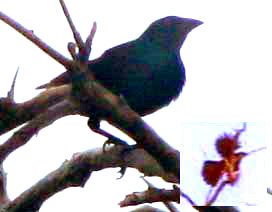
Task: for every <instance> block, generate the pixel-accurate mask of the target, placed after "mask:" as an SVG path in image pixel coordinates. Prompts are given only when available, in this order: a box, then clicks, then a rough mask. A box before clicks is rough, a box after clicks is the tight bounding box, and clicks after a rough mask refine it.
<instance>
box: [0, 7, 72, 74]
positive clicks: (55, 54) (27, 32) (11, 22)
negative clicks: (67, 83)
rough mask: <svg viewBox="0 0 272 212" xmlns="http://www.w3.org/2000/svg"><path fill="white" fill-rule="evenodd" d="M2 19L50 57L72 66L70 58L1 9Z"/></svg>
mask: <svg viewBox="0 0 272 212" xmlns="http://www.w3.org/2000/svg"><path fill="white" fill-rule="evenodd" d="M0 20H2V21H4V22H5V23H6V24H8V25H9V26H11V27H12V28H13V29H15V30H16V31H18V32H19V33H20V34H22V35H23V36H25V37H26V38H27V39H28V40H30V41H31V42H32V43H34V44H35V45H36V46H38V47H39V48H40V49H41V50H43V51H44V52H45V53H46V54H48V55H49V56H50V57H52V58H54V59H55V60H56V61H58V62H59V63H60V64H62V65H63V66H64V67H65V68H67V69H69V68H70V67H71V61H70V60H69V59H68V58H66V57H64V56H63V55H61V54H60V53H59V52H57V51H56V50H54V49H53V48H52V47H50V46H49V45H47V44H46V43H45V42H43V41H42V40H41V39H40V38H38V36H36V35H35V34H34V33H33V31H31V30H28V29H26V28H24V27H23V26H22V25H20V24H19V23H18V22H16V21H14V20H13V19H11V18H9V17H8V16H7V15H5V14H4V13H2V12H1V11H0Z"/></svg>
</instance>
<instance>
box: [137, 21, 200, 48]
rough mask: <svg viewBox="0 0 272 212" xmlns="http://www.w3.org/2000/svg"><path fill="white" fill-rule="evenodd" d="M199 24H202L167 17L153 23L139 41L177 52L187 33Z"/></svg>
mask: <svg viewBox="0 0 272 212" xmlns="http://www.w3.org/2000/svg"><path fill="white" fill-rule="evenodd" d="M201 24H203V22H202V21H198V20H194V19H189V18H180V17H177V16H167V17H165V18H162V19H159V20H157V21H155V22H153V23H152V24H151V25H150V26H149V27H148V28H147V30H146V31H145V32H144V33H143V34H142V35H141V37H140V39H142V40H144V42H148V43H149V42H150V43H152V44H153V45H158V46H160V47H163V48H170V49H171V50H172V49H173V48H174V49H175V50H178V51H179V49H180V48H181V46H182V44H183V42H184V40H185V39H186V36H187V35H188V33H189V32H190V31H191V30H192V29H194V28H195V27H197V26H199V25H201Z"/></svg>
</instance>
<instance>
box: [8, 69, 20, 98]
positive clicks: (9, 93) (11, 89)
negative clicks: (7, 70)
mask: <svg viewBox="0 0 272 212" xmlns="http://www.w3.org/2000/svg"><path fill="white" fill-rule="evenodd" d="M18 71H19V67H18V68H17V71H16V73H15V75H14V78H13V81H12V84H11V87H10V91H9V92H8V97H7V98H8V99H9V100H10V101H11V102H14V88H15V82H16V78H17V74H18Z"/></svg>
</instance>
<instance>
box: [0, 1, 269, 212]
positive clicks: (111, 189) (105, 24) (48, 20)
mask: <svg viewBox="0 0 272 212" xmlns="http://www.w3.org/2000/svg"><path fill="white" fill-rule="evenodd" d="M66 4H67V7H68V9H69V11H70V13H71V15H72V18H73V20H74V23H75V25H76V27H77V29H78V30H79V32H80V33H81V35H82V37H83V38H84V39H85V37H86V36H87V34H88V33H89V32H90V30H91V27H92V23H93V21H96V22H97V25H98V28H97V33H96V35H95V39H94V42H93V51H92V54H91V58H96V57H99V56H100V55H101V54H102V53H103V52H104V51H105V50H106V49H108V48H110V47H113V46H115V45H118V44H121V43H124V42H127V41H129V40H133V39H135V38H137V37H138V36H139V35H140V34H141V33H142V32H143V31H144V30H145V29H146V27H147V26H148V25H149V24H150V23H152V22H153V21H155V20H157V19H159V18H162V17H165V16H168V15H176V16H180V17H189V18H195V19H199V20H201V21H203V22H204V24H203V25H202V26H200V27H198V28H197V29H195V30H193V31H192V32H191V33H190V34H189V36H188V38H187V40H186V42H185V44H184V46H183V48H182V49H181V56H182V59H183V62H184V65H185V67H186V75H187V82H186V86H185V88H184V90H183V93H182V94H181V96H180V98H179V99H178V100H177V101H175V102H174V103H172V104H171V105H170V106H169V107H167V108H165V109H163V110H161V111H159V112H157V113H155V114H152V115H150V116H149V117H146V118H145V120H146V121H147V122H148V123H149V124H150V125H151V126H152V127H153V128H154V129H155V130H156V131H157V132H158V133H159V134H160V135H161V136H162V137H163V138H164V139H165V140H166V141H167V142H169V143H170V144H171V145H172V146H174V147H175V148H179V149H180V150H181V152H182V162H181V163H182V169H181V171H182V176H183V175H184V178H183V179H182V180H183V181H186V182H183V181H182V182H183V184H182V185H181V186H182V188H183V189H184V191H185V192H188V193H189V194H190V196H191V198H192V199H194V200H195V201H196V202H197V203H199V204H203V201H204V199H205V194H206V193H207V191H208V187H207V186H205V184H204V183H203V181H202V179H201V178H200V175H199V169H200V167H201V163H202V161H203V160H207V159H214V158H217V157H218V156H216V155H215V152H214V149H213V148H214V139H215V138H216V137H217V136H218V135H219V134H221V133H222V132H224V131H228V132H231V130H232V129H235V128H237V127H238V128H239V127H241V126H242V122H245V121H246V122H250V123H249V125H248V130H247V131H246V133H245V134H244V135H243V136H242V137H241V140H242V141H243V143H242V144H243V146H244V149H243V150H245V151H250V150H252V149H256V148H259V147H262V146H264V145H265V141H266V142H267V144H269V145H270V140H271V137H272V136H271V132H270V129H271V122H270V120H271V118H272V116H271V108H272V107H271V106H272V105H271V101H269V97H270V96H269V95H268V94H269V91H271V90H272V89H271V83H270V81H271V74H270V73H271V70H272V64H271V63H272V60H271V55H272V52H271V49H272V42H271V38H272V30H271V29H272V24H271V20H272V14H271V6H270V1H269V0H267V1H265V0H255V1H251V0H239V1H237V0H236V1H235V0H228V1H220V0H207V1H203V0H179V1H171V0H169V1H158V0H157V1H153V0H149V1H121V0H115V1H105V0H99V1H95V0H88V1H84V0H78V1H68V0H67V1H66ZM0 10H1V11H2V12H4V13H6V14H7V15H9V16H10V17H12V18H13V19H15V20H17V21H18V22H19V23H20V24H22V25H23V26H25V27H26V28H28V29H30V30H34V33H35V34H36V35H38V36H39V37H40V38H41V39H43V40H44V41H45V42H47V43H48V44H49V45H51V46H52V47H53V48H55V49H56V50H57V51H59V52H61V53H62V54H64V55H66V56H67V57H69V54H68V51H67V50H66V46H67V43H68V42H70V41H73V38H72V35H71V32H70V29H69V27H68V24H67V23H66V20H65V18H64V16H63V14H62V10H61V7H60V5H59V2H58V1H57V0H54V1H52V0H47V1H35V0H28V1H20V0H9V1H4V0H2V1H0ZM0 32H1V39H0V46H1V51H0V58H1V62H0V70H1V78H0V85H1V89H0V96H5V95H6V93H7V91H8V89H9V88H10V84H11V82H12V79H13V76H14V73H15V71H16V69H17V67H20V71H19V74H18V77H17V84H16V88H15V100H16V101H18V102H22V101H25V100H28V99H30V98H32V97H33V96H35V95H36V94H38V92H37V91H35V90H34V88H35V87H37V86H38V85H40V84H43V83H45V82H47V81H49V80H51V79H52V78H54V77H55V76H57V75H58V74H60V73H62V72H63V71H64V69H63V67H61V66H60V65H58V64H57V63H56V62H55V61H54V60H53V59H51V58H49V57H48V56H47V55H45V54H44V53H43V52H42V51H41V50H39V49H38V48H37V47H35V46H34V45H33V44H31V43H30V42H29V41H27V40H26V39H25V38H24V37H22V36H21V35H20V34H18V33H17V32H15V31H14V30H13V29H11V28H10V27H9V26H7V25H6V24H4V23H3V22H0ZM84 119H85V120H84ZM86 123H87V119H86V118H82V117H77V116H74V117H67V118H64V119H62V120H59V121H57V122H55V123H54V124H53V125H52V126H50V127H47V128H46V129H44V130H42V131H41V132H40V133H39V135H38V136H37V137H35V138H33V139H32V140H31V141H30V142H29V143H28V144H27V145H26V146H24V147H22V148H20V149H19V150H17V151H16V152H14V153H13V154H12V155H11V156H10V157H9V158H8V159H7V160H6V161H5V163H4V167H5V170H6V172H7V173H8V192H9V195H10V197H11V198H15V197H16V196H17V195H19V194H20V193H21V192H22V191H24V190H26V189H27V188H29V187H30V186H31V185H33V183H35V182H37V181H38V180H39V179H41V178H42V177H43V176H45V175H46V174H48V173H49V172H50V171H52V170H54V169H56V168H58V167H59V166H60V165H61V164H62V162H63V161H64V160H65V159H70V158H71V156H72V154H73V153H75V152H80V151H84V150H87V149H91V148H94V147H99V146H101V145H102V143H103V141H104V138H101V137H100V136H97V135H94V133H92V132H91V131H90V130H89V129H88V127H87V124H86ZM218 123H220V124H218ZM102 126H104V127H105V128H107V129H109V128H108V126H107V125H106V124H104V125H102ZM110 132H112V133H115V132H116V133H117V130H116V131H114V129H110ZM10 135H11V134H7V135H4V136H2V137H1V142H4V141H5V140H6V139H7V138H8V137H9V136H10ZM79 135H80V137H79ZM269 145H268V146H269ZM268 151H270V150H269V149H268V150H266V151H263V152H261V153H256V154H254V155H252V156H249V157H248V158H246V159H245V160H244V161H243V162H242V165H241V169H242V176H241V179H240V181H239V182H238V184H237V186H234V187H232V188H228V189H226V190H225V191H224V194H222V196H221V197H220V199H219V200H218V201H219V202H217V204H224V203H225V204H235V205H237V204H239V205H244V206H247V205H258V208H256V207H250V208H248V207H247V208H246V209H243V211H257V210H260V207H262V206H263V207H265V206H264V204H263V199H264V198H262V194H263V195H265V192H266V190H265V188H266V185H265V184H264V182H266V183H267V185H269V186H270V187H272V182H271V180H270V182H269V178H271V177H272V174H271V170H270V169H269V167H268V168H266V173H265V175H266V176H267V180H266V181H265V180H264V179H263V178H264V174H263V172H264V160H265V159H264V156H265V152H268ZM268 155H269V154H267V160H268V159H271V158H268ZM192 159H194V160H192ZM188 164H189V166H190V167H188ZM183 167H184V168H183ZM116 172H117V169H114V170H111V169H109V170H104V171H102V172H99V173H94V174H93V175H92V177H91V178H90V180H89V181H88V183H87V184H86V187H85V188H83V189H81V188H70V189H66V190H65V191H64V192H61V193H59V194H57V195H55V196H54V197H53V198H51V199H50V200H48V201H47V202H46V203H45V204H44V205H43V207H42V209H41V211H42V212H45V211H52V210H56V209H62V210H63V211H75V210H79V206H80V207H82V208H81V209H80V210H81V211H88V210H92V209H93V208H99V210H100V211H105V210H108V209H107V207H109V208H110V209H111V210H112V211H130V210H131V208H125V209H121V210H120V209H119V207H118V206H117V203H118V202H120V201H121V200H122V199H123V198H124V197H125V195H126V194H129V193H132V192H134V191H142V190H144V189H146V186H145V184H144V183H143V182H142V180H141V179H139V178H138V176H140V174H138V173H135V171H134V170H129V171H128V173H127V175H126V176H125V177H124V178H123V179H122V180H119V181H118V180H117V181H116V180H115V179H116V178H117V177H118V176H119V175H118V174H116ZM268 172H269V173H268ZM187 173H190V174H187ZM18 176H20V178H19V177H18ZM189 177H190V178H189ZM187 178H188V181H187ZM152 182H154V181H152ZM156 185H158V186H159V187H160V186H161V187H164V185H163V184H160V183H159V182H158V184H156ZM262 192H263V193H262ZM266 196H267V195H266ZM234 197H235V198H234ZM266 198H268V200H270V201H271V197H266ZM105 202H106V204H105ZM155 206H156V205H155ZM157 206H158V207H161V205H160V204H158V205H157ZM187 210H188V211H189V209H187ZM187 210H186V211H187Z"/></svg>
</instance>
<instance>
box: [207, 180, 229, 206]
mask: <svg viewBox="0 0 272 212" xmlns="http://www.w3.org/2000/svg"><path fill="white" fill-rule="evenodd" d="M228 183H229V181H227V180H225V181H223V182H221V184H220V185H219V186H218V188H217V189H216V191H215V193H214V195H213V196H212V198H211V199H210V200H209V201H207V202H206V203H205V206H210V205H212V204H213V203H214V202H215V200H216V198H217V197H218V195H219V194H220V192H221V191H222V189H223V188H224V187H225V185H227V184H228Z"/></svg>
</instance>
